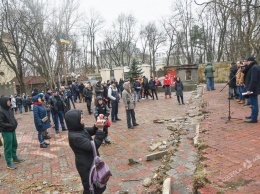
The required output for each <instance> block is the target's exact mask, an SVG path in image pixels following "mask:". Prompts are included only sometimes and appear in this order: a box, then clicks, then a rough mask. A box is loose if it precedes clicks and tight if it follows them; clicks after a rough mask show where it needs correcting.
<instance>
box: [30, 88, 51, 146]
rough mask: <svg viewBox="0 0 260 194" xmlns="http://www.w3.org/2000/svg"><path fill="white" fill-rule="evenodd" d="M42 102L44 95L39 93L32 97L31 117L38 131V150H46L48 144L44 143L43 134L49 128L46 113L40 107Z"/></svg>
mask: <svg viewBox="0 0 260 194" xmlns="http://www.w3.org/2000/svg"><path fill="white" fill-rule="evenodd" d="M43 100H44V94H42V93H40V94H38V95H36V96H33V97H32V101H33V116H34V124H35V127H36V130H37V131H38V140H39V142H40V148H47V147H48V145H49V143H47V142H45V141H44V132H45V131H46V130H47V129H48V128H50V122H49V119H48V116H47V111H46V109H45V108H44V106H42V101H43Z"/></svg>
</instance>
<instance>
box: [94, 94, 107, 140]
mask: <svg viewBox="0 0 260 194" xmlns="http://www.w3.org/2000/svg"><path fill="white" fill-rule="evenodd" d="M109 114H110V110H109V108H108V106H107V104H106V103H105V102H104V101H103V98H102V97H101V96H98V97H97V102H96V105H95V107H94V117H95V118H96V120H97V118H98V116H99V115H102V117H104V118H105V119H107V118H108V116H109ZM103 131H104V132H105V134H106V138H105V143H110V139H109V138H108V127H107V126H106V125H105V126H104V127H103Z"/></svg>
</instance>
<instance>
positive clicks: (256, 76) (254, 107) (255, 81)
mask: <svg viewBox="0 0 260 194" xmlns="http://www.w3.org/2000/svg"><path fill="white" fill-rule="evenodd" d="M246 64H247V66H246V67H245V69H244V71H243V72H244V75H245V88H246V93H247V95H249V99H250V102H251V115H250V116H246V119H247V120H245V122H247V123H257V121H258V113H259V107H258V95H259V94H260V84H259V83H260V66H259V65H258V64H257V62H256V61H255V58H254V57H247V58H246Z"/></svg>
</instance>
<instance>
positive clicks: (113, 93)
mask: <svg viewBox="0 0 260 194" xmlns="http://www.w3.org/2000/svg"><path fill="white" fill-rule="evenodd" d="M108 98H110V99H111V106H112V109H111V121H112V122H116V121H120V120H121V119H119V118H118V102H119V100H120V96H119V93H118V90H117V87H116V82H115V81H111V85H110V87H109V89H108Z"/></svg>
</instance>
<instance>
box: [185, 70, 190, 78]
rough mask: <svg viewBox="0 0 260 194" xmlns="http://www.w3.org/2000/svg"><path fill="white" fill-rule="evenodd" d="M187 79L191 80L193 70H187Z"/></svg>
mask: <svg viewBox="0 0 260 194" xmlns="http://www.w3.org/2000/svg"><path fill="white" fill-rule="evenodd" d="M185 78H186V79H185V80H191V70H186V77H185Z"/></svg>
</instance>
